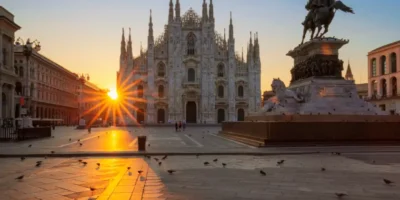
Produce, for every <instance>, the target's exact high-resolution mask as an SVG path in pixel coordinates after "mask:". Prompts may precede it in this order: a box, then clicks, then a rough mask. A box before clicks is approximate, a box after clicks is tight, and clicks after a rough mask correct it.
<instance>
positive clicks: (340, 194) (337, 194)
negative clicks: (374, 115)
mask: <svg viewBox="0 0 400 200" xmlns="http://www.w3.org/2000/svg"><path fill="white" fill-rule="evenodd" d="M335 195H336V196H337V197H338V198H342V197H344V196H347V194H344V193H335Z"/></svg>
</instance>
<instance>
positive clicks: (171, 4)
mask: <svg viewBox="0 0 400 200" xmlns="http://www.w3.org/2000/svg"><path fill="white" fill-rule="evenodd" d="M173 20H174V4H173V3H172V0H170V1H169V14H168V22H170V23H171V22H172V21H173Z"/></svg>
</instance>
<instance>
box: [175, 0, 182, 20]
mask: <svg viewBox="0 0 400 200" xmlns="http://www.w3.org/2000/svg"><path fill="white" fill-rule="evenodd" d="M175 19H176V21H178V22H179V21H181V4H180V3H179V0H176V4H175Z"/></svg>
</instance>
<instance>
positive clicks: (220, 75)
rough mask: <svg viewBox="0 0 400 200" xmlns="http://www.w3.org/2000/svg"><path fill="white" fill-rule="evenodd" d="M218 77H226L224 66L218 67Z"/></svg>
mask: <svg viewBox="0 0 400 200" xmlns="http://www.w3.org/2000/svg"><path fill="white" fill-rule="evenodd" d="M217 75H218V77H224V65H223V64H222V63H221V64H219V65H218V73H217Z"/></svg>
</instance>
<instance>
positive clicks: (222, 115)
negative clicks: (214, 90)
mask: <svg viewBox="0 0 400 200" xmlns="http://www.w3.org/2000/svg"><path fill="white" fill-rule="evenodd" d="M217 118H218V124H219V123H221V122H223V121H225V110H224V109H218V117H217Z"/></svg>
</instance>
